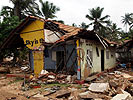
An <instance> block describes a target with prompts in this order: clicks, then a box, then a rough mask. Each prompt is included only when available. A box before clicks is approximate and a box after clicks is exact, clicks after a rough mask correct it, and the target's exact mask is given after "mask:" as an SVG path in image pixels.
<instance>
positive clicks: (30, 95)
mask: <svg viewBox="0 0 133 100" xmlns="http://www.w3.org/2000/svg"><path fill="white" fill-rule="evenodd" d="M118 71H120V72H121V73H127V74H128V75H131V76H133V71H132V70H130V71H129V69H122V70H121V69H120V70H118ZM117 73H118V72H117ZM116 78H117V79H118V78H120V79H123V77H122V76H120V75H119V73H118V75H117V74H114V72H113V73H112V72H109V73H107V72H105V73H104V75H103V76H100V78H97V80H96V81H93V82H96V83H98V82H101V83H102V82H109V81H110V80H112V81H114V79H115V80H117V79H116ZM117 81H118V82H120V83H121V82H123V81H120V80H117ZM23 82H24V79H23V78H16V77H6V74H0V100H81V99H79V98H78V95H79V94H80V93H81V94H82V93H85V92H86V91H89V90H88V87H89V86H90V84H91V83H83V84H82V85H81V84H68V83H66V84H64V85H61V84H43V85H41V88H32V89H28V90H25V91H24V90H23V87H22V84H23ZM113 84H114V83H113ZM124 84H125V83H124ZM130 84H131V85H133V83H131V82H130ZM121 85H122V83H121ZM55 86H57V87H55ZM58 86H59V88H60V89H59V90H61V91H64V92H68V94H69V91H70V92H71V93H70V95H69V97H68V98H60V99H57V98H56V96H57V95H58V94H62V93H57V92H58V91H59V90H58V89H57V88H58ZM53 87H55V88H56V92H54V93H52V94H50V95H49V92H48V91H51V90H52V88H53ZM116 90H117V89H116ZM52 91H53V90H52ZM88 93H90V92H88ZM66 94H67V93H66ZM90 94H91V93H90ZM116 94H117V92H116V93H115V95H116ZM44 95H46V96H44ZM47 95H48V96H47ZM101 96H102V94H101ZM103 97H104V98H108V97H109V94H103ZM82 100H86V99H82ZM87 100H88V99H87ZM89 100H94V99H89ZM102 100H110V99H102Z"/></svg>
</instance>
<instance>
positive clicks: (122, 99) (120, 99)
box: [111, 94, 132, 100]
mask: <svg viewBox="0 0 133 100" xmlns="http://www.w3.org/2000/svg"><path fill="white" fill-rule="evenodd" d="M111 100H132V99H131V98H130V97H129V95H128V94H117V95H116V96H114V97H113V98H112V99H111Z"/></svg>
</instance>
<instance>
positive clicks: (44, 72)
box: [40, 70, 49, 74]
mask: <svg viewBox="0 0 133 100" xmlns="http://www.w3.org/2000/svg"><path fill="white" fill-rule="evenodd" d="M48 73H49V72H48V71H46V70H42V71H41V73H40V74H48Z"/></svg>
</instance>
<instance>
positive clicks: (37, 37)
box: [20, 20, 44, 49]
mask: <svg viewBox="0 0 133 100" xmlns="http://www.w3.org/2000/svg"><path fill="white" fill-rule="evenodd" d="M43 26H44V22H42V21H40V20H36V21H33V22H32V23H31V24H30V25H28V26H27V27H26V28H24V29H23V30H22V31H21V32H20V36H21V38H23V40H24V44H26V46H27V47H28V48H29V49H35V48H38V47H39V46H40V45H41V43H40V42H42V40H44V31H43ZM40 29H42V30H40ZM35 30H40V31H35ZM33 31H35V32H33Z"/></svg>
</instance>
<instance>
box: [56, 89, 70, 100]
mask: <svg viewBox="0 0 133 100" xmlns="http://www.w3.org/2000/svg"><path fill="white" fill-rule="evenodd" d="M70 94H71V92H70V91H68V90H60V91H57V92H56V98H62V97H65V98H66V97H69V96H70Z"/></svg>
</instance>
